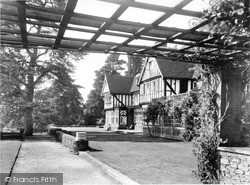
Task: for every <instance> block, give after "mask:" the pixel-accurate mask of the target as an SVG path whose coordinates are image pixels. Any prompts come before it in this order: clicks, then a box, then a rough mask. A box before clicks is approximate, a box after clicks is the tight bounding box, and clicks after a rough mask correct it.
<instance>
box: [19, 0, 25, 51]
mask: <svg viewBox="0 0 250 185" xmlns="http://www.w3.org/2000/svg"><path fill="white" fill-rule="evenodd" d="M17 2H18V4H19V5H20V6H18V8H17V10H18V20H19V27H20V32H21V37H22V43H23V47H24V48H28V39H27V28H26V10H25V9H24V8H23V7H22V6H25V1H17Z"/></svg>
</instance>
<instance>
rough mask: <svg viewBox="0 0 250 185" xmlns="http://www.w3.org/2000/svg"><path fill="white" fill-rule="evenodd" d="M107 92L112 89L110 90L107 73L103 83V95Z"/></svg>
mask: <svg viewBox="0 0 250 185" xmlns="http://www.w3.org/2000/svg"><path fill="white" fill-rule="evenodd" d="M106 93H110V90H109V84H108V81H107V77H106V75H105V77H104V81H103V85H102V92H101V95H102V96H103V95H104V94H106Z"/></svg>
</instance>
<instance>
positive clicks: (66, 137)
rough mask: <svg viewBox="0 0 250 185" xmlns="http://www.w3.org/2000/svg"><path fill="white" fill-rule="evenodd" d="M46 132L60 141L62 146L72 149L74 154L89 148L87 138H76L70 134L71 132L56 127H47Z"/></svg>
mask: <svg viewBox="0 0 250 185" xmlns="http://www.w3.org/2000/svg"><path fill="white" fill-rule="evenodd" d="M48 133H49V134H51V135H53V136H54V137H55V138H56V140H57V141H59V142H61V143H62V144H63V145H64V146H66V147H68V148H70V149H71V150H73V151H74V152H75V154H78V152H79V151H86V150H88V149H90V148H89V142H88V141H87V140H77V139H76V137H75V136H73V135H71V134H72V133H71V132H68V131H65V130H62V129H58V128H50V129H48Z"/></svg>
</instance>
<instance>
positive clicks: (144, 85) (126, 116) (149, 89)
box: [102, 58, 194, 131]
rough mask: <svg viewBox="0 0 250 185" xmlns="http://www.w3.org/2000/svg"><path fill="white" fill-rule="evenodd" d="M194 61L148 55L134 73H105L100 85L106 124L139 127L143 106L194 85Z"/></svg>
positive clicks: (186, 89)
mask: <svg viewBox="0 0 250 185" xmlns="http://www.w3.org/2000/svg"><path fill="white" fill-rule="evenodd" d="M192 67H193V65H192V64H189V63H180V62H173V61H169V60H163V59H156V58H148V60H147V61H146V62H145V63H144V67H143V69H142V71H141V73H140V74H138V75H136V76H135V77H123V76H111V75H106V76H105V80H104V83H103V88H102V95H103V97H104V110H105V125H106V126H111V128H112V129H119V128H130V129H133V128H135V129H136V130H140V131H142V128H143V124H142V123H143V110H144V109H146V108H147V106H148V104H149V103H150V102H151V101H152V100H153V99H158V98H162V97H167V96H171V95H178V94H181V93H185V92H187V91H189V90H191V89H192V88H193V87H194V79H193V72H192V71H191V70H190V68H192Z"/></svg>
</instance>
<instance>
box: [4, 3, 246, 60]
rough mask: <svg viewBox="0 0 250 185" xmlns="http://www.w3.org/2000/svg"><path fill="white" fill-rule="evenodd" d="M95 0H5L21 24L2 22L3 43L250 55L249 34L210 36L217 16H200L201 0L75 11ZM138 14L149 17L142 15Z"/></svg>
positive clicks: (9, 14)
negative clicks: (62, 1) (40, 1)
mask: <svg viewBox="0 0 250 185" xmlns="http://www.w3.org/2000/svg"><path fill="white" fill-rule="evenodd" d="M90 1H92V0H79V1H78V0H68V1H67V4H66V6H65V7H60V8H53V7H42V6H39V5H35V4H32V3H31V2H29V1H25V0H23V1H22V0H15V1H0V5H1V20H4V21H10V22H12V23H16V25H18V26H17V29H15V30H13V29H9V28H7V27H1V46H10V47H20V48H50V49H59V50H72V51H80V52H82V51H88V52H102V53H112V52H117V53H121V54H128V55H134V56H153V57H168V58H169V59H176V54H179V56H180V55H181V57H180V58H178V60H181V61H188V62H190V61H192V60H190V59H191V58H192V56H194V55H195V54H196V53H197V51H199V52H200V56H199V57H200V58H199V59H198V60H197V61H198V62H201V63H209V62H215V61H216V62H220V61H230V60H234V59H235V57H237V58H240V57H241V58H242V57H245V58H246V53H249V51H250V48H249V40H250V38H249V37H243V36H233V43H232V44H230V45H224V42H223V40H221V39H219V38H221V35H218V34H214V35H213V36H212V37H211V36H210V33H209V26H208V25H209V24H210V23H211V22H212V21H213V18H211V19H201V18H200V17H201V15H202V13H201V12H199V11H194V10H192V9H191V8H190V7H191V5H194V4H195V3H197V1H196V0H174V1H172V0H171V1H153V0H151V1H150V0H145V1H142V0H99V1H98V3H101V5H103V8H104V9H105V7H106V5H107V6H112V7H113V11H111V12H110V14H109V15H104V16H103V15H100V12H98V11H96V12H95V11H94V12H91V13H84V12H83V13H79V11H76V8H77V5H78V3H82V6H83V7H84V6H88V3H89V2H90ZM164 2H165V4H164ZM166 2H168V3H166ZM173 2H174V3H173ZM79 6H80V5H79ZM193 7H194V6H193ZM132 11H135V12H137V14H136V16H134V17H132V18H131V17H130V18H128V17H129V15H130V14H131V12H132ZM138 17H140V18H143V17H144V19H143V21H140V20H138ZM145 18H146V19H145ZM177 18H178V19H177ZM175 20H177V21H175ZM178 20H182V21H181V22H178ZM185 21H186V23H184V22H185ZM173 23H174V24H173ZM31 25H37V26H41V27H42V28H44V29H49V30H54V31H53V32H52V33H49V32H48V33H43V34H37V33H35V32H33V33H32V30H31V31H28V30H29V28H30V27H31ZM76 35H79V37H78V38H77V37H75V36H76ZM80 35H81V36H80ZM245 58H242V59H245ZM192 62H194V61H192Z"/></svg>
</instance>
